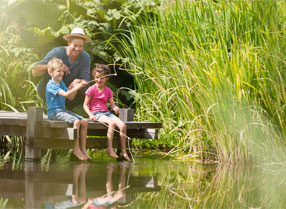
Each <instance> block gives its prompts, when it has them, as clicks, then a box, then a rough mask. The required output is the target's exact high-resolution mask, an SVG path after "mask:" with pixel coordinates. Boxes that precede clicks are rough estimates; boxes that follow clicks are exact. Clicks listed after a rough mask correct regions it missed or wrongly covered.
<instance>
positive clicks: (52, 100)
mask: <svg viewBox="0 0 286 209" xmlns="http://www.w3.org/2000/svg"><path fill="white" fill-rule="evenodd" d="M60 90H64V91H68V88H67V87H66V85H65V83H64V82H63V81H60V85H59V84H57V83H56V82H54V81H53V80H49V82H48V84H47V88H46V103H47V108H48V111H47V115H48V117H49V118H50V117H51V116H52V115H53V114H54V113H55V112H57V111H60V110H65V109H66V105H65V102H66V98H65V97H63V96H60V95H59V94H58V93H59V91H60Z"/></svg>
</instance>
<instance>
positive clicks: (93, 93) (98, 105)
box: [85, 84, 113, 113]
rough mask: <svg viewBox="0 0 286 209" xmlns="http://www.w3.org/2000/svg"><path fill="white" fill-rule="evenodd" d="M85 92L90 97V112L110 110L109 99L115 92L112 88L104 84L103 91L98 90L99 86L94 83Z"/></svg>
mask: <svg viewBox="0 0 286 209" xmlns="http://www.w3.org/2000/svg"><path fill="white" fill-rule="evenodd" d="M85 94H86V95H87V96H89V97H90V102H89V110H90V112H92V113H93V112H96V111H109V110H108V108H107V106H106V103H107V99H109V98H112V97H113V93H112V91H111V89H110V88H108V87H106V86H104V90H103V92H98V90H97V87H96V85H95V84H94V85H93V86H91V87H89V88H88V89H87V90H86V92H85Z"/></svg>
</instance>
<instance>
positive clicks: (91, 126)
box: [88, 121, 162, 129]
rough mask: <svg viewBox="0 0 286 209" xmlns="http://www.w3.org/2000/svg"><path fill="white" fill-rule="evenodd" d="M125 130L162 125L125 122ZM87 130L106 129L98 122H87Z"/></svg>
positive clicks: (159, 126)
mask: <svg viewBox="0 0 286 209" xmlns="http://www.w3.org/2000/svg"><path fill="white" fill-rule="evenodd" d="M125 124H126V126H127V129H137V128H138V129H140V128H141V129H144V128H162V123H159V122H137V121H127V122H125ZM88 128H89V129H107V127H106V126H105V125H103V124H101V123H99V122H92V121H89V122H88Z"/></svg>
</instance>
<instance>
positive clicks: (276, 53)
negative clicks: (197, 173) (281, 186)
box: [122, 0, 286, 162]
mask: <svg viewBox="0 0 286 209" xmlns="http://www.w3.org/2000/svg"><path fill="white" fill-rule="evenodd" d="M285 8H286V4H285V2H284V1H274V0H267V1H255V2H250V1H220V2H218V3H216V2H215V1H176V3H170V4H168V5H166V6H163V5H162V6H161V7H158V12H157V13H156V16H154V15H152V14H149V13H146V15H145V16H144V15H141V17H142V16H144V18H142V19H140V18H138V19H137V21H134V27H133V30H132V32H131V34H130V35H129V36H126V39H125V41H123V42H122V54H123V56H125V57H126V59H127V61H128V65H129V71H130V72H133V73H137V75H136V76H135V82H136V87H137V89H136V91H137V93H138V94H140V98H139V102H138V107H140V111H138V112H137V115H136V116H137V118H138V119H139V120H154V121H161V122H163V124H164V129H163V130H162V131H161V133H160V134H161V139H160V143H162V144H165V145H167V146H176V147H175V149H174V150H173V151H172V152H171V153H173V154H175V153H188V154H190V157H192V158H193V157H197V156H199V157H204V156H205V155H207V156H216V159H217V160H219V161H230V162H241V161H249V160H259V159H260V160H262V159H263V160H265V159H266V157H263V156H267V159H268V160H269V159H270V158H271V159H272V157H274V155H273V153H280V154H281V146H283V147H284V146H285V145H284V143H285V140H284V138H285V137H284V136H285V134H286V129H285V128H286V125H285V124H286V123H285V111H284V103H285V101H286V100H285V98H286V97H285V87H284V86H285V84H284V80H285V73H283V70H284V69H285V55H286V51H285V49H286V47H285V43H286V42H285V37H286V36H285V26H286V25H285V18H286V16H285V13H284V11H285ZM266 148H267V149H266ZM282 153H284V152H282Z"/></svg>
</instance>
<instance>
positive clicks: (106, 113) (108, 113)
mask: <svg viewBox="0 0 286 209" xmlns="http://www.w3.org/2000/svg"><path fill="white" fill-rule="evenodd" d="M93 115H94V116H95V118H96V120H98V118H100V116H102V115H105V116H107V117H109V118H112V117H115V115H114V114H113V113H111V112H109V111H108V112H106V111H96V112H94V113H93Z"/></svg>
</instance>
